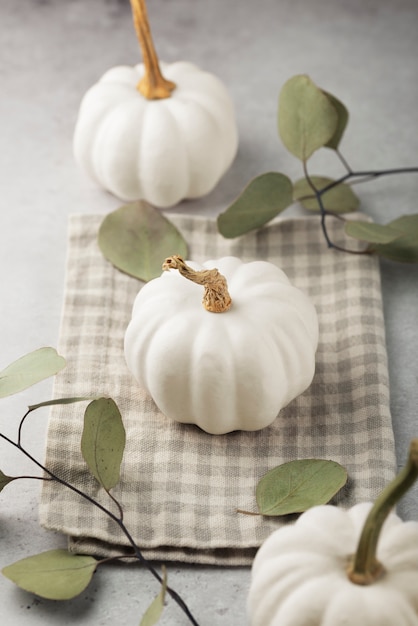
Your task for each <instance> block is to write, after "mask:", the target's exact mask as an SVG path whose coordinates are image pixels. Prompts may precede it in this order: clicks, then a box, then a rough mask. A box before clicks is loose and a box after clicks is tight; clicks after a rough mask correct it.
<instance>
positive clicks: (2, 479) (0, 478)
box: [0, 470, 15, 491]
mask: <svg viewBox="0 0 418 626" xmlns="http://www.w3.org/2000/svg"><path fill="white" fill-rule="evenodd" d="M12 480H15V478H14V477H13V476H6V474H4V473H3V472H2V471H1V470H0V491H3V489H4V488H5V486H6V485H8V484H9V483H11V482H12Z"/></svg>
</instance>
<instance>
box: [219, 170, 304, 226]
mask: <svg viewBox="0 0 418 626" xmlns="http://www.w3.org/2000/svg"><path fill="white" fill-rule="evenodd" d="M292 202H293V199H292V183H291V181H290V180H289V178H288V177H287V176H285V175H284V174H280V173H279V172H267V173H266V174H261V175H260V176H257V177H256V178H254V179H253V180H252V181H251V182H250V183H249V184H248V185H247V187H246V188H245V189H244V191H243V192H242V193H241V194H240V195H239V196H238V198H237V199H236V200H235V201H234V202H233V203H232V204H231V205H230V206H229V207H228V209H227V210H226V211H225V212H224V213H222V214H221V215H219V217H218V230H219V232H220V233H221V235H223V236H224V237H228V238H233V237H239V236H240V235H243V234H245V233H247V232H248V231H250V230H254V229H256V228H261V227H262V226H264V224H266V223H267V222H269V221H270V220H272V219H273V218H274V217H276V215H279V213H281V212H282V211H284V210H285V209H286V208H287V207H288V206H289V205H290V204H292Z"/></svg>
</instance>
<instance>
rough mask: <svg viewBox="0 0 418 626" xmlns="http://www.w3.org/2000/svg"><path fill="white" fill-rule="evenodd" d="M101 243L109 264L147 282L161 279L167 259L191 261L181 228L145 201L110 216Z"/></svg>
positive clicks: (120, 209)
mask: <svg viewBox="0 0 418 626" xmlns="http://www.w3.org/2000/svg"><path fill="white" fill-rule="evenodd" d="M98 242H99V247H100V250H101V251H102V253H103V255H104V256H105V258H106V259H107V260H108V261H110V262H111V263H113V265H114V266H115V267H117V268H118V269H119V270H121V271H122V272H125V273H126V274H129V275H130V276H134V277H135V278H139V279H140V280H143V281H148V280H151V279H152V278H156V277H157V276H160V275H161V266H162V264H163V261H164V259H165V258H166V257H168V256H171V255H172V254H179V255H180V256H183V257H187V244H186V242H185V240H184V238H183V237H182V235H181V234H180V232H179V231H178V230H177V228H176V227H175V226H174V225H173V224H172V223H171V222H170V221H169V220H168V219H167V218H165V217H164V216H163V215H162V214H161V213H160V211H158V210H157V209H155V208H154V207H152V206H150V205H149V204H147V203H146V202H144V201H142V200H139V201H138V202H133V203H132V204H126V205H124V206H122V207H120V208H119V209H117V210H116V211H113V212H112V213H109V214H108V215H107V216H106V217H105V218H104V220H103V222H102V224H101V226H100V229H99V235H98Z"/></svg>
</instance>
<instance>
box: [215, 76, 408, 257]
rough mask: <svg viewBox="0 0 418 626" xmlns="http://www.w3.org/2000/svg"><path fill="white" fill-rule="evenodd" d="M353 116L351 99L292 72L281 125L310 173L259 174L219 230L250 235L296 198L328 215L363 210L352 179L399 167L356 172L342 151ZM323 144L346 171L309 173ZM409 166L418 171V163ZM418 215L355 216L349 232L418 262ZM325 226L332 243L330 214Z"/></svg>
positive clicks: (388, 253) (384, 252)
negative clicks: (375, 219)
mask: <svg viewBox="0 0 418 626" xmlns="http://www.w3.org/2000/svg"><path fill="white" fill-rule="evenodd" d="M348 120H349V114H348V111H347V108H346V107H345V105H344V104H343V103H342V102H341V101H340V100H339V99H338V98H336V97H335V96H334V95H332V94H331V93H328V92H327V91H324V90H322V89H320V88H319V87H318V86H317V85H315V83H314V82H313V81H312V80H311V79H310V78H309V76H306V75H304V74H301V75H297V76H293V77H292V78H290V79H289V80H288V81H287V82H286V83H285V84H284V85H283V88H282V90H281V92H280V96H279V106H278V115H277V127H278V132H279V136H280V138H281V140H282V142H283V144H284V146H285V147H286V148H287V150H288V151H289V152H290V153H291V154H293V155H294V156H295V157H297V158H298V159H299V160H300V161H301V162H302V164H303V170H304V174H305V175H304V177H303V178H301V179H299V180H296V181H295V182H294V183H292V182H291V181H290V180H289V178H288V177H287V176H285V175H284V174H281V173H278V172H269V173H267V174H261V175H259V176H257V177H256V178H254V179H253V180H252V181H251V182H250V183H249V184H248V185H247V186H246V187H245V189H244V190H243V191H242V192H241V194H240V195H239V196H238V198H237V199H236V200H234V202H232V204H230V206H229V207H228V208H227V209H226V210H225V211H224V212H223V213H221V214H220V215H219V217H218V230H219V232H220V233H221V234H222V235H223V236H224V237H228V238H232V237H237V236H240V235H244V234H245V233H247V232H249V231H251V230H254V229H258V228H261V227H262V226H264V225H265V224H267V223H268V222H269V221H271V220H272V219H273V218H274V217H276V216H277V215H279V214H280V213H282V212H283V211H285V210H286V209H287V208H288V207H289V206H290V205H291V204H293V203H294V202H299V203H300V204H301V205H302V206H303V207H304V208H305V209H307V210H308V211H315V212H318V213H321V215H322V216H325V215H327V214H328V215H339V216H341V215H342V214H344V213H350V212H353V211H357V210H358V208H359V199H358V197H357V195H356V194H355V193H354V191H353V189H352V185H351V184H350V183H353V182H358V181H359V180H363V181H364V180H366V179H367V178H376V177H377V176H381V175H383V174H385V173H389V172H390V173H394V170H390V171H386V172H385V171H382V172H353V171H352V170H351V169H350V168H349V166H348V165H347V163H346V162H345V160H344V159H343V157H342V155H341V153H340V152H339V145H340V142H341V139H342V137H343V135H344V132H345V130H346V127H347V124H348ZM321 148H328V149H330V150H333V151H334V154H335V155H336V156H337V157H338V159H339V160H340V161H341V162H342V163H343V165H344V166H345V167H346V169H347V174H346V175H344V176H342V177H341V178H340V179H337V180H333V179H331V178H329V177H327V176H318V175H310V174H309V173H308V168H307V162H308V160H309V159H310V157H311V156H312V155H313V154H314V153H315V152H316V151H318V150H320V149H321ZM409 170H410V171H418V168H409ZM401 171H403V170H399V172H401ZM417 219H418V218H417V216H416V215H411V216H405V217H402V218H399V220H395V221H394V222H391V224H389V225H387V226H380V225H375V226H376V227H374V226H372V225H369V226H356V225H355V223H354V222H351V221H350V222H348V223H347V225H346V233H347V234H348V235H350V236H352V237H354V238H356V239H361V240H362V241H365V242H366V243H368V244H369V246H368V247H366V248H365V250H364V253H374V254H378V255H380V256H382V257H386V258H388V259H391V260H393V261H402V262H408V263H417V262H418V237H417V226H416V223H417ZM322 228H323V230H324V235H325V238H326V240H327V242H328V245H330V246H332V245H333V244H332V242H331V241H330V240H329V237H328V235H327V233H326V224H325V221H324V220H323V221H322ZM394 231H396V234H395V233H394ZM348 251H349V250H348Z"/></svg>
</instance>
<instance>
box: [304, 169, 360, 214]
mask: <svg viewBox="0 0 418 626" xmlns="http://www.w3.org/2000/svg"><path fill="white" fill-rule="evenodd" d="M311 181H312V182H313V184H314V185H315V187H316V188H317V189H318V190H319V191H321V189H324V188H325V187H327V186H328V185H329V184H331V183H332V182H334V181H333V180H332V178H325V177H323V176H311ZM293 198H294V200H298V201H299V202H300V203H301V204H302V206H303V207H304V208H305V209H307V210H308V211H319V210H320V208H319V204H318V200H317V199H316V197H315V195H314V194H313V191H312V188H311V186H310V185H309V183H308V181H307V180H306V178H301V179H300V180H298V181H296V182H295V184H294V188H293ZM322 204H323V205H324V209H325V210H326V211H330V212H332V213H350V212H352V211H356V210H357V209H358V207H359V199H358V197H357V196H356V194H355V193H354V191H353V190H352V188H351V187H350V186H349V185H345V184H344V183H339V184H338V185H336V186H335V187H331V189H329V190H328V191H325V192H324V193H323V195H322Z"/></svg>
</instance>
